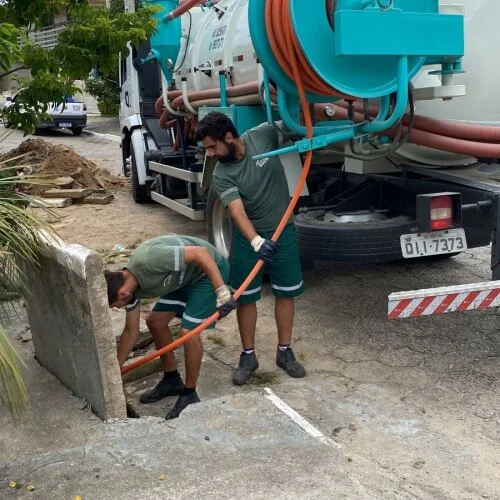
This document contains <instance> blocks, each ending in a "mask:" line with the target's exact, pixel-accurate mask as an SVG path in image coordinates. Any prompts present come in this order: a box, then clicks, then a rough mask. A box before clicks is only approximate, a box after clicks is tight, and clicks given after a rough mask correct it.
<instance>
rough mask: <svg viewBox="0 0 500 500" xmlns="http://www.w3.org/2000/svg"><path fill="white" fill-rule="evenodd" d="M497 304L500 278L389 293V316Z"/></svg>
mask: <svg viewBox="0 0 500 500" xmlns="http://www.w3.org/2000/svg"><path fill="white" fill-rule="evenodd" d="M498 306H500V281H488V282H485V283H472V284H470V285H458V286H448V287H442V288H427V289H423V290H413V291H409V292H398V293H392V294H391V295H389V310H388V316H387V317H388V319H402V318H415V317H418V316H431V315H437V314H446V313H450V312H455V311H473V310H477V309H483V310H484V309H489V308H492V307H498Z"/></svg>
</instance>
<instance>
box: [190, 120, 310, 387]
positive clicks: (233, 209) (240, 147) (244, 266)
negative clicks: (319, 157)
mask: <svg viewBox="0 0 500 500" xmlns="http://www.w3.org/2000/svg"><path fill="white" fill-rule="evenodd" d="M195 139H196V140H197V141H202V143H203V146H204V147H205V149H206V152H207V155H208V156H209V157H211V158H216V159H218V163H217V165H216V167H215V170H214V174H213V180H212V182H213V185H214V187H215V189H216V191H217V194H218V195H219V198H220V200H221V201H222V203H223V204H224V206H225V207H227V208H228V211H229V215H230V217H231V219H232V221H233V222H234V225H235V229H234V236H233V242H232V249H231V278H230V284H231V288H232V289H233V290H236V289H238V288H239V286H240V285H241V284H242V282H243V281H244V280H245V278H246V277H247V276H248V274H249V273H250V271H251V270H252V268H253V267H254V265H255V264H256V262H257V260H258V259H263V260H264V261H266V264H267V267H268V269H269V273H270V278H271V288H272V291H273V294H274V296H275V319H276V326H277V329H278V347H277V352H276V364H277V365H278V366H279V367H281V368H283V369H284V370H285V371H286V373H288V374H289V375H290V376H292V377H296V378H300V377H303V376H304V375H305V374H306V372H305V369H304V367H303V366H302V365H301V364H300V363H299V362H298V361H297V360H296V358H295V355H294V352H293V350H292V348H291V347H290V344H291V340H292V328H293V318H294V312H295V297H297V296H299V295H300V294H302V293H303V291H304V282H303V280H302V270H301V266H300V259H299V254H298V247H297V239H296V234H295V226H294V224H293V217H291V218H290V220H289V221H288V223H287V225H286V227H285V229H284V231H283V233H282V235H281V236H280V238H279V242H278V243H275V242H273V241H272V240H271V237H272V235H273V233H274V231H275V230H276V228H277V226H278V224H279V222H280V221H281V218H282V217H283V215H284V213H285V211H286V209H287V206H288V203H289V201H290V193H289V189H288V183H287V179H286V175H285V172H284V169H283V166H282V164H281V162H280V160H279V158H278V157H271V158H264V159H261V160H258V161H255V160H253V159H252V157H253V156H254V155H258V154H261V153H265V152H266V151H271V150H275V149H278V147H279V137H278V133H277V130H276V128H275V127H274V126H273V125H272V124H267V123H266V124H262V125H260V126H258V127H256V128H253V129H251V130H248V131H247V132H245V133H244V134H243V135H242V136H241V137H240V136H239V135H238V132H237V130H236V128H235V126H234V124H233V122H232V121H231V120H230V118H228V117H227V116H226V115H225V114H223V113H219V112H211V113H208V114H207V115H206V116H205V117H204V118H203V119H202V120H200V122H199V124H198V128H197V131H196V136H195ZM262 278H263V270H261V271H260V273H259V274H258V275H257V276H256V277H255V279H254V280H253V281H252V283H251V284H250V286H249V287H248V289H247V290H246V291H245V292H244V293H243V294H242V295H241V297H240V298H239V300H238V308H237V317H238V326H239V329H240V336H241V341H242V344H243V351H242V353H241V355H240V360H239V365H238V367H237V368H236V370H235V372H234V375H233V382H234V383H235V384H237V385H242V384H244V383H246V382H247V381H248V379H249V378H250V375H251V374H252V372H253V371H255V370H256V369H257V368H258V366H259V364H258V361H257V356H256V354H255V346H254V339H255V327H256V323H257V306H256V302H257V301H258V300H259V299H260V297H261V290H262Z"/></svg>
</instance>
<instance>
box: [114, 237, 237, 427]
mask: <svg viewBox="0 0 500 500" xmlns="http://www.w3.org/2000/svg"><path fill="white" fill-rule="evenodd" d="M105 277H106V282H107V289H108V303H109V306H110V307H123V308H125V310H126V312H127V314H126V320H125V328H124V330H123V334H122V337H121V341H120V344H119V347H118V362H119V364H120V366H122V364H123V362H124V361H125V359H126V358H127V356H128V355H129V354H130V352H131V351H132V349H133V347H134V345H135V343H136V340H137V336H138V334H139V321H140V307H139V305H140V299H141V298H157V297H160V298H159V300H158V301H157V302H156V304H155V306H154V307H153V310H152V312H151V313H150V315H149V316H148V319H147V324H148V327H149V329H150V332H151V335H152V337H153V340H154V342H155V345H156V348H157V349H161V348H162V347H164V346H166V345H167V344H169V343H171V342H172V335H171V332H170V329H169V327H168V324H169V323H170V321H171V320H172V319H173V318H174V317H176V316H177V317H181V318H182V323H181V330H180V335H181V336H183V335H186V333H187V332H188V331H190V330H192V329H193V328H195V327H197V326H199V325H200V324H201V323H203V321H205V320H206V319H207V318H209V317H210V316H211V315H212V314H213V313H215V311H216V310H217V311H219V314H220V318H222V317H224V316H226V315H227V314H229V313H230V312H231V311H232V310H233V309H234V308H235V307H236V301H235V300H234V298H233V296H232V293H231V290H230V288H229V286H228V285H226V284H225V283H227V282H228V280H229V263H228V261H227V259H226V258H225V257H224V256H222V255H221V254H220V253H219V252H218V251H217V250H216V249H215V247H214V246H212V245H211V244H210V243H208V242H206V241H204V240H201V239H199V238H194V237H191V236H180V235H167V236H158V237H156V238H153V239H150V240H148V241H146V242H144V243H142V244H141V245H140V246H139V247H138V248H137V249H136V250H135V252H134V254H133V255H132V257H131V258H130V260H129V262H128V264H127V266H126V267H125V268H124V269H123V270H121V271H118V272H109V271H106V273H105ZM214 326H215V325H214V324H212V325H211V326H209V327H208V328H213V327H214ZM202 354H203V347H202V343H201V339H200V337H199V336H195V337H194V338H192V339H190V340H189V341H187V342H186V343H185V344H184V355H185V368H186V380H185V384H183V382H182V379H181V377H180V375H179V372H178V371H177V368H176V364H175V358H174V355H173V353H172V352H169V353H167V354H165V355H164V356H162V363H163V369H164V377H163V379H162V380H161V381H160V382H159V383H158V385H157V386H156V387H155V388H154V389H153V390H151V391H149V392H146V393H144V394H142V395H141V397H140V401H141V402H142V403H154V402H156V401H159V400H160V399H162V398H164V397H166V396H175V395H178V396H179V398H178V399H177V402H176V403H175V406H174V407H173V409H172V410H171V411H170V412H169V413H168V414H167V416H166V417H165V418H166V419H167V420H169V419H172V418H176V417H178V416H179V414H180V413H181V412H182V410H184V408H186V406H188V405H190V404H192V403H197V402H199V401H200V399H199V397H198V395H197V393H196V382H197V380H198V375H199V373H200V367H201V359H202Z"/></svg>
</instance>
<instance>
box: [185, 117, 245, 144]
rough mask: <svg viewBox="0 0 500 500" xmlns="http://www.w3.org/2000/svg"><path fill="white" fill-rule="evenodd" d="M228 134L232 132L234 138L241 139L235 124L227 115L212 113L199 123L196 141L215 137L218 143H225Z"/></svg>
mask: <svg viewBox="0 0 500 500" xmlns="http://www.w3.org/2000/svg"><path fill="white" fill-rule="evenodd" d="M228 132H231V134H233V137H234V138H237V137H239V134H238V131H237V130H236V127H235V126H234V123H233V122H232V121H231V119H230V118H229V117H228V116H227V115H225V114H224V113H219V112H218V111H211V112H210V113H208V115H206V116H205V117H204V118H202V119H201V120H200V122H199V123H198V128H197V129H196V134H195V136H194V140H195V141H196V142H198V141H202V140H203V139H205V137H213V138H214V139H215V140H216V141H219V140H220V141H223V140H224V137H226V134H227V133H228Z"/></svg>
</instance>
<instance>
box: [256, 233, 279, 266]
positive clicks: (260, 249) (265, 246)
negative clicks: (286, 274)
mask: <svg viewBox="0 0 500 500" xmlns="http://www.w3.org/2000/svg"><path fill="white" fill-rule="evenodd" d="M250 244H251V245H252V248H253V249H254V251H255V252H257V253H258V254H259V259H262V260H263V261H265V262H267V263H269V264H270V263H271V262H272V261H273V257H274V254H275V253H276V252H277V251H278V248H279V243H278V242H276V241H273V240H265V239H264V238H263V237H262V236H259V235H257V236H256V237H255V238H254V239H253V240H252V241H251V243H250Z"/></svg>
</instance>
